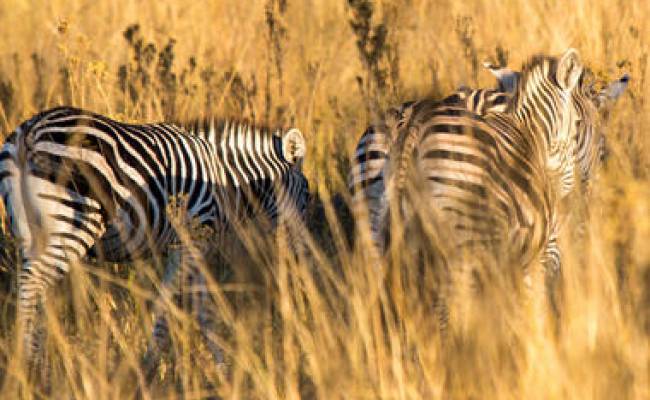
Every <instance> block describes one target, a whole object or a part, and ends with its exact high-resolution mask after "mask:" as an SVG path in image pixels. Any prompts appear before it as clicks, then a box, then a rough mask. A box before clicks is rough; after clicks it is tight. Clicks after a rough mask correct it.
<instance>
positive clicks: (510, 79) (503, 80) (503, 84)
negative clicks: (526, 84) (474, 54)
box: [483, 61, 519, 93]
mask: <svg viewBox="0 0 650 400" xmlns="http://www.w3.org/2000/svg"><path fill="white" fill-rule="evenodd" d="M483 67H485V68H487V69H488V71H490V72H491V73H492V75H494V77H495V78H497V83H498V85H499V91H501V92H506V93H514V92H515V90H516V89H517V83H518V82H519V72H515V71H513V70H511V69H510V68H508V67H497V66H496V65H494V64H492V63H491V62H488V61H485V62H484V63H483Z"/></svg>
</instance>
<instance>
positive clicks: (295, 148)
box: [282, 128, 307, 164]
mask: <svg viewBox="0 0 650 400" xmlns="http://www.w3.org/2000/svg"><path fill="white" fill-rule="evenodd" d="M306 150H307V146H306V145H305V138H304V137H303V136H302V133H301V132H300V130H298V129H296V128H292V129H289V130H288V131H286V132H285V133H284V135H282V156H283V157H284V159H285V160H287V161H288V162H290V163H291V164H296V163H298V162H299V161H300V160H301V159H303V158H304V157H305V153H306Z"/></svg>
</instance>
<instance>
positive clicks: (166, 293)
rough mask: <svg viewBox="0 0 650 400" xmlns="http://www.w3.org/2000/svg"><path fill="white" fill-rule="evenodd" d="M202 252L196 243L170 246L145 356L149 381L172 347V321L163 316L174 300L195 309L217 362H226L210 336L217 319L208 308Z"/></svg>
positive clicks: (195, 314)
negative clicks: (170, 326)
mask: <svg viewBox="0 0 650 400" xmlns="http://www.w3.org/2000/svg"><path fill="white" fill-rule="evenodd" d="M190 247H191V248H190ZM203 254H205V249H201V248H198V247H197V246H196V245H195V244H192V245H191V246H186V245H172V246H171V247H170V250H169V253H168V257H167V263H166V267H165V276H164V279H163V284H162V287H161V299H160V300H159V301H158V303H157V305H156V310H155V311H154V316H155V322H154V328H153V332H152V339H151V344H150V345H149V348H148V349H147V352H146V354H145V357H144V358H145V372H146V377H147V381H148V382H151V380H152V379H153V376H154V373H155V372H156V370H157V366H158V363H159V361H160V358H161V355H162V354H163V353H164V352H166V351H168V350H169V349H170V347H171V335H170V332H169V322H168V320H167V318H165V316H164V308H165V307H166V306H167V305H168V304H170V303H171V302H172V301H175V302H176V303H177V304H178V305H181V306H186V308H189V309H191V310H193V312H194V316H195V318H196V319H197V321H198V323H199V327H200V329H201V335H202V336H203V337H204V339H205V340H206V344H207V346H208V348H209V350H210V351H211V353H212V355H213V357H214V359H215V361H216V362H218V363H222V362H223V355H222V353H221V349H220V348H219V347H218V346H217V345H216V344H215V343H214V342H213V341H212V340H211V339H210V335H211V333H212V332H213V331H214V319H213V317H212V313H211V311H210V309H209V307H206V306H207V305H208V304H209V294H208V291H207V282H206V279H205V276H204V275H203V273H201V264H200V263H201V262H203V257H202V256H203ZM187 294H189V295H187ZM187 311H189V310H187Z"/></svg>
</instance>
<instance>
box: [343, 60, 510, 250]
mask: <svg viewBox="0 0 650 400" xmlns="http://www.w3.org/2000/svg"><path fill="white" fill-rule="evenodd" d="M485 67H486V68H487V69H488V70H490V72H492V73H493V75H494V76H495V78H496V79H497V87H496V88H494V89H492V88H481V89H472V88H469V87H467V86H461V87H459V88H458V89H456V91H455V92H453V93H452V94H450V95H448V96H447V97H445V98H443V99H442V100H440V101H439V102H433V101H432V104H436V105H440V106H442V105H455V106H460V107H465V108H466V109H467V110H468V111H470V112H472V113H475V114H478V115H485V114H488V113H495V112H504V111H505V110H506V107H507V105H508V102H509V101H510V99H511V98H512V93H514V88H515V82H516V76H517V75H516V73H515V72H513V71H511V70H509V69H507V68H496V67H493V66H492V64H489V63H485ZM415 103H416V102H415V101H408V102H405V103H403V104H401V105H400V106H399V107H397V108H391V109H389V110H388V111H387V113H386V116H385V119H384V121H382V122H380V123H377V124H373V125H371V126H369V127H368V128H367V129H366V130H365V132H364V133H363V134H362V135H361V137H360V138H359V141H358V142H357V145H356V148H355V151H354V155H353V158H352V166H351V169H350V173H349V176H348V189H349V190H350V192H351V193H352V194H353V199H352V202H353V204H354V207H355V209H356V210H357V213H359V212H362V213H363V212H365V211H366V210H367V212H368V214H369V215H368V217H369V222H370V226H371V238H372V241H373V243H375V244H376V245H377V247H378V248H379V249H382V248H383V247H384V243H383V242H384V238H383V236H384V234H385V233H386V232H383V230H381V229H377V228H379V227H380V226H381V221H382V220H383V219H384V218H385V212H386V211H387V209H388V208H387V207H388V203H387V199H386V196H385V182H384V172H385V166H386V164H387V162H388V159H389V155H390V151H391V150H390V149H391V146H392V143H393V141H394V138H392V137H391V134H390V133H391V131H394V130H399V129H400V128H401V127H402V126H403V125H404V123H405V122H404V121H405V119H407V115H408V114H409V113H410V112H411V107H412V106H413V105H414V104H415Z"/></svg>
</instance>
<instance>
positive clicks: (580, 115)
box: [573, 70, 630, 185]
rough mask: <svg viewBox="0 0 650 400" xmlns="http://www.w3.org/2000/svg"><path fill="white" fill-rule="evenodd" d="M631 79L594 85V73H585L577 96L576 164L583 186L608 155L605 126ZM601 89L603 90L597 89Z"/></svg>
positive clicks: (575, 94)
mask: <svg viewBox="0 0 650 400" xmlns="http://www.w3.org/2000/svg"><path fill="white" fill-rule="evenodd" d="M629 80H630V78H629V76H628V75H627V74H625V75H623V76H622V77H621V78H618V79H615V80H614V81H612V82H609V83H603V82H594V77H593V74H592V73H591V71H588V70H585V73H584V74H583V76H582V77H581V79H580V85H579V87H578V89H577V90H576V91H575V92H574V94H573V102H574V105H575V107H576V114H577V121H576V130H577V134H576V140H577V142H576V143H577V147H576V163H577V166H578V168H579V171H578V172H579V174H580V178H581V180H582V183H583V185H584V184H587V183H588V181H589V179H590V178H591V175H592V173H593V172H594V170H595V169H596V167H597V166H598V165H599V164H600V163H602V162H603V161H604V158H605V155H606V154H607V140H606V136H605V128H604V125H605V123H606V122H607V117H608V114H609V109H610V107H611V106H612V105H613V104H614V103H615V102H616V100H618V98H619V97H620V96H621V95H622V94H623V93H624V92H625V89H626V88H627V85H628V83H629ZM597 86H600V87H601V89H600V90H598V89H595V87H597Z"/></svg>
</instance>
